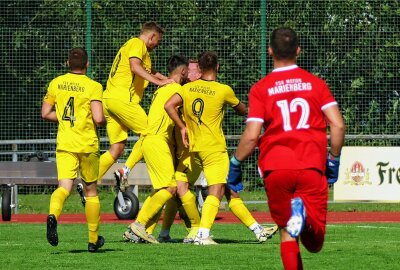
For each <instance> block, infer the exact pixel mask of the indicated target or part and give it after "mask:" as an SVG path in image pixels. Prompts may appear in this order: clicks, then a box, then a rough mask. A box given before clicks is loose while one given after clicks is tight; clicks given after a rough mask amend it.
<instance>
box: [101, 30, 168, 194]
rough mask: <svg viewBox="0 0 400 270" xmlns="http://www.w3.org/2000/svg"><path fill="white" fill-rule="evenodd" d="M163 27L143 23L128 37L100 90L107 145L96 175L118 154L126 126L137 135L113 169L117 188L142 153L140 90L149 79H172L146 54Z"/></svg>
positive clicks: (144, 122)
mask: <svg viewBox="0 0 400 270" xmlns="http://www.w3.org/2000/svg"><path fill="white" fill-rule="evenodd" d="M163 34H164V29H163V28H161V27H160V26H159V25H158V24H157V23H155V22H147V23H145V24H143V26H142V29H141V31H140V35H139V37H135V38H131V39H130V40H128V41H127V42H126V43H125V44H124V45H123V46H122V47H121V48H120V49H119V51H118V53H117V55H116V57H115V59H114V62H113V65H112V67H111V71H110V74H109V77H108V80H107V88H106V90H105V91H104V96H103V98H104V101H103V102H104V114H105V116H106V119H107V134H108V138H109V140H110V144H111V146H110V149H109V150H108V151H107V152H105V153H104V154H102V155H101V157H100V172H99V179H101V178H102V177H103V175H104V174H105V173H106V172H107V170H108V169H109V168H110V167H111V165H112V164H114V162H115V160H117V159H118V157H120V156H121V154H122V153H123V151H124V149H125V145H126V140H127V138H128V130H132V131H133V132H135V133H136V134H138V135H140V138H139V140H138V141H137V142H136V143H135V145H134V147H133V149H132V152H131V154H130V155H129V157H128V159H127V160H126V163H125V167H124V168H121V169H119V170H117V171H116V172H115V176H116V177H118V178H120V179H119V180H121V181H120V183H121V188H122V190H124V189H125V188H126V186H127V175H128V173H129V171H130V169H132V168H133V167H134V166H135V164H136V163H137V162H139V161H140V160H141V159H142V157H143V154H142V152H141V143H142V138H143V137H142V136H141V135H142V134H143V132H144V131H145V129H146V127H147V115H146V113H145V111H144V110H143V108H142V107H141V106H140V101H141V100H142V97H143V92H144V90H145V88H146V87H147V85H148V84H149V82H151V83H154V84H156V85H158V86H162V85H165V84H168V83H171V82H172V80H171V79H168V78H166V77H165V76H164V75H162V74H160V73H158V72H156V71H155V70H154V69H153V68H152V64H151V59H150V54H149V52H151V51H152V50H153V49H155V48H156V47H157V46H158V45H159V44H160V41H161V39H162V36H163Z"/></svg>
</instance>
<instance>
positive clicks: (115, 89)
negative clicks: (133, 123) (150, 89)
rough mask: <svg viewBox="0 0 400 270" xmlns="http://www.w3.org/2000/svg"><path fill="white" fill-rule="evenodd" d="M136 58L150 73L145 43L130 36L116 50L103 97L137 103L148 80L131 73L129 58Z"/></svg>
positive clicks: (149, 62)
mask: <svg viewBox="0 0 400 270" xmlns="http://www.w3.org/2000/svg"><path fill="white" fill-rule="evenodd" d="M131 58H138V59H140V60H141V61H142V66H143V68H144V69H145V70H146V71H147V72H149V73H151V59H150V54H149V52H148V51H147V47H146V44H145V43H144V41H143V40H141V39H140V38H131V39H130V40H128V41H127V42H126V43H125V44H124V45H123V46H122V47H121V48H120V49H119V51H118V53H117V56H116V57H115V59H114V62H113V64H112V67H111V71H110V74H109V75H108V80H107V87H106V90H105V91H104V95H103V98H115V99H120V100H123V101H129V102H135V103H139V102H140V101H141V100H142V97H143V92H144V89H145V88H146V87H147V85H148V84H149V82H148V81H147V80H145V79H143V78H142V77H140V76H138V75H133V74H132V71H131V66H130V63H129V60H130V59H131Z"/></svg>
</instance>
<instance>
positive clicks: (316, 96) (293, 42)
mask: <svg viewBox="0 0 400 270" xmlns="http://www.w3.org/2000/svg"><path fill="white" fill-rule="evenodd" d="M268 52H269V55H270V56H271V57H272V60H273V64H274V70H273V71H272V72H271V73H270V74H268V75H267V76H266V77H264V78H263V79H261V80H260V81H258V82H257V83H256V84H255V85H254V86H253V87H252V88H251V90H250V94H249V113H248V118H247V124H246V129H245V131H244V133H243V134H242V136H241V139H240V142H239V145H238V147H237V150H236V152H235V154H234V156H233V157H232V158H231V161H230V170H229V177H228V183H229V184H231V185H232V186H236V185H240V182H241V168H240V163H241V162H242V161H243V160H245V159H246V158H247V157H248V156H249V155H250V154H251V153H252V152H253V150H254V149H255V147H256V145H257V143H258V147H259V150H260V155H259V158H258V167H259V171H260V173H261V176H262V177H263V178H264V185H265V190H266V193H267V196H268V205H269V209H270V212H271V216H272V218H273V219H274V221H275V222H276V223H277V224H278V226H279V229H280V233H281V239H280V240H281V245H280V254H281V258H282V263H283V266H284V268H285V269H303V265H302V261H301V256H300V249H299V244H298V243H299V242H298V241H299V239H300V240H301V242H302V243H303V245H304V247H305V248H306V249H307V250H308V251H310V252H313V253H314V252H319V251H320V250H321V249H322V245H323V243H324V238H325V231H326V214H327V201H328V187H327V186H328V185H327V184H328V183H327V179H326V177H327V176H328V177H331V176H332V175H331V174H332V170H329V171H327V172H328V174H326V175H325V171H326V165H325V164H326V161H327V133H326V127H327V124H326V122H327V123H328V125H329V127H330V146H331V148H330V152H329V153H328V162H329V161H330V160H331V159H333V160H335V159H336V161H337V163H336V164H337V166H336V167H335V168H334V170H338V168H339V167H338V164H339V162H338V161H339V157H340V152H341V148H342V146H343V143H344V134H345V125H344V122H343V118H342V115H341V113H340V111H339V107H338V104H337V102H336V101H335V99H334V97H333V96H332V94H331V92H330V91H329V88H328V86H327V85H326V83H325V82H324V81H323V80H321V79H319V78H318V77H316V76H314V75H313V74H311V73H309V72H307V71H306V70H304V69H302V68H300V67H298V66H297V65H296V58H297V56H298V55H299V53H300V47H299V45H298V38H297V35H296V33H295V32H294V31H293V30H292V29H290V28H286V27H282V28H278V29H275V30H274V31H273V32H272V35H271V41H270V47H269V48H268ZM263 128H264V129H265V131H264V134H263V135H262V137H261V138H260V139H259V135H260V133H261V131H262V130H263ZM328 166H329V167H330V166H332V165H331V164H329V165H328Z"/></svg>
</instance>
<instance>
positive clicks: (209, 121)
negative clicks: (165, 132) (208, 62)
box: [177, 80, 240, 152]
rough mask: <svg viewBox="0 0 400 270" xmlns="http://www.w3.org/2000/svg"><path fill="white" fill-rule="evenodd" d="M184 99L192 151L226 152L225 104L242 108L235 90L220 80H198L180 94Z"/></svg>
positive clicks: (188, 85)
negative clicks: (223, 124) (223, 123)
mask: <svg viewBox="0 0 400 270" xmlns="http://www.w3.org/2000/svg"><path fill="white" fill-rule="evenodd" d="M177 93H178V94H179V95H180V96H181V98H182V100H183V116H184V119H185V121H186V127H187V129H188V133H189V150H190V151H191V152H200V151H226V141H225V136H224V132H223V130H222V120H223V118H224V113H225V105H226V104H228V105H230V106H232V107H235V106H237V105H239V103H240V101H239V99H238V98H237V97H236V95H235V93H234V92H233V90H232V88H231V87H230V86H228V85H226V84H222V83H219V82H216V81H206V80H196V81H194V82H190V83H187V84H185V85H184V86H182V88H181V91H179V92H177Z"/></svg>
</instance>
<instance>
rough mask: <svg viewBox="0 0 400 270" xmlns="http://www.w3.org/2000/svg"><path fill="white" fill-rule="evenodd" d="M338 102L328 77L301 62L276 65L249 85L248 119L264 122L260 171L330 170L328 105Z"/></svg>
mask: <svg viewBox="0 0 400 270" xmlns="http://www.w3.org/2000/svg"><path fill="white" fill-rule="evenodd" d="M335 105H337V102H336V101H335V98H334V97H333V96H332V94H331V92H330V91H329V88H328V86H327V85H326V83H325V82H324V81H323V80H322V79H320V78H318V77H316V76H315V75H313V74H311V73H309V72H308V71H306V70H304V69H302V68H299V67H298V66H297V65H292V66H287V67H283V68H277V69H274V70H273V71H272V72H271V73H270V74H268V75H267V76H266V77H264V78H263V79H261V80H260V81H258V82H257V83H256V84H255V85H254V86H253V87H252V88H251V90H250V94H249V113H248V118H247V122H251V121H256V122H262V123H263V125H264V130H265V131H264V134H263V135H262V137H261V138H260V139H259V141H258V147H259V150H260V155H259V159H258V166H259V169H260V172H265V171H271V170H279V169H293V170H297V169H309V168H315V169H318V170H320V171H321V172H324V171H325V162H326V155H327V138H326V122H325V116H324V114H323V110H324V109H326V108H328V107H330V106H335Z"/></svg>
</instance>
